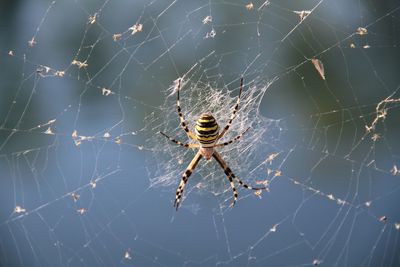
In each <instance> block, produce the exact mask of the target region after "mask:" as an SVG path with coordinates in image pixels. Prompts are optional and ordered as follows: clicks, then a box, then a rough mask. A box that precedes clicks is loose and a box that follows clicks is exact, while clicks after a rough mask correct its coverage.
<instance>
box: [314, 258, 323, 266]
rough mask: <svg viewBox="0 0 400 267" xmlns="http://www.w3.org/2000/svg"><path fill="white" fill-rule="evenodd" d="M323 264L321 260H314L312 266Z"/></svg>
mask: <svg viewBox="0 0 400 267" xmlns="http://www.w3.org/2000/svg"><path fill="white" fill-rule="evenodd" d="M321 263H322V261H321V260H318V259H315V260H313V262H312V264H313V265H314V266H317V265H320V264H321Z"/></svg>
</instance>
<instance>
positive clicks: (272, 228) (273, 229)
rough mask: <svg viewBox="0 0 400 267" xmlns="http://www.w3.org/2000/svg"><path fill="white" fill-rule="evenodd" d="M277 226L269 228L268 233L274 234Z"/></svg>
mask: <svg viewBox="0 0 400 267" xmlns="http://www.w3.org/2000/svg"><path fill="white" fill-rule="evenodd" d="M277 226H278V225H277V224H275V225H273V226H272V227H271V229H269V231H270V232H276V227H277Z"/></svg>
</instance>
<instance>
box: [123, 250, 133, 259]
mask: <svg viewBox="0 0 400 267" xmlns="http://www.w3.org/2000/svg"><path fill="white" fill-rule="evenodd" d="M124 259H125V260H131V259H132V256H131V254H130V253H129V251H125V254H124Z"/></svg>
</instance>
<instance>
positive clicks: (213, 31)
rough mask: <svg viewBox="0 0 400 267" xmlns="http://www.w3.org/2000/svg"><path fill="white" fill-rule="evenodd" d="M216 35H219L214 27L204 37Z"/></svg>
mask: <svg viewBox="0 0 400 267" xmlns="http://www.w3.org/2000/svg"><path fill="white" fill-rule="evenodd" d="M215 35H217V33H216V32H215V30H214V29H212V30H211V31H210V32H207V34H206V37H204V38H205V39H207V38H214V37H215Z"/></svg>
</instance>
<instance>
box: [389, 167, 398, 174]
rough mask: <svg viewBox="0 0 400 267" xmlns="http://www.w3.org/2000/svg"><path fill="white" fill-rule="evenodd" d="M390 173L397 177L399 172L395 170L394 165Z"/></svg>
mask: <svg viewBox="0 0 400 267" xmlns="http://www.w3.org/2000/svg"><path fill="white" fill-rule="evenodd" d="M390 172H391V173H392V174H393V175H397V174H399V173H400V170H399V169H398V168H397V166H396V165H394V166H393V168H392V169H391V170H390Z"/></svg>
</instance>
